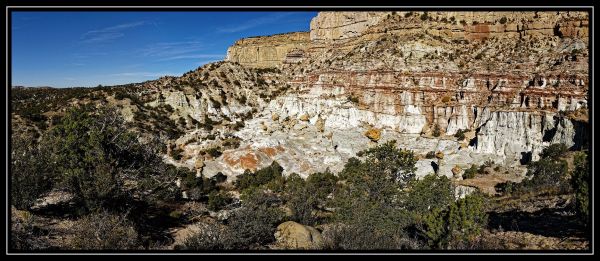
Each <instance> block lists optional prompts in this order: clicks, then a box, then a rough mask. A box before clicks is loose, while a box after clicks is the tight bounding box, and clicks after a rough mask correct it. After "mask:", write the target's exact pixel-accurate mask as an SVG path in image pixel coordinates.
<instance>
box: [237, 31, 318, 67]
mask: <svg viewBox="0 0 600 261" xmlns="http://www.w3.org/2000/svg"><path fill="white" fill-rule="evenodd" d="M308 45H309V33H308V32H296V33H287V34H278V35H272V36H260V37H251V38H244V39H241V40H239V41H237V42H235V44H234V45H233V46H231V47H229V49H227V58H226V60H227V61H230V62H237V63H240V64H241V65H244V66H247V67H252V68H267V67H280V66H281V65H282V64H283V63H297V62H299V61H301V60H302V59H303V57H304V52H305V51H306V49H307V48H308Z"/></svg>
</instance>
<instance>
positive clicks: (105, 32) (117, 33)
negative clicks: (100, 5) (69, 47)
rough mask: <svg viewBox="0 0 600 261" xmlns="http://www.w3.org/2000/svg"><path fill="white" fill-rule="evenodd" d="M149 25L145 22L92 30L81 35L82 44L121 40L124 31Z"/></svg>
mask: <svg viewBox="0 0 600 261" xmlns="http://www.w3.org/2000/svg"><path fill="white" fill-rule="evenodd" d="M145 24H147V23H146V22H145V21H138V22H132V23H126V24H119V25H115V26H110V27H106V28H102V29H97V30H90V31H87V32H86V33H84V34H83V35H81V42H82V43H98V42H108V41H111V40H115V39H118V38H121V37H123V36H124V35H125V33H123V31H125V30H127V29H132V28H135V27H139V26H142V25H145Z"/></svg>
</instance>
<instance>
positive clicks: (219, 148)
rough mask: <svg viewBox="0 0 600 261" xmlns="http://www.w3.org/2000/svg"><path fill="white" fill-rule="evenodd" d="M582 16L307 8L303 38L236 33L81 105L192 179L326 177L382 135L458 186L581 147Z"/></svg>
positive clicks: (584, 126)
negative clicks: (218, 49)
mask: <svg viewBox="0 0 600 261" xmlns="http://www.w3.org/2000/svg"><path fill="white" fill-rule="evenodd" d="M588 22H589V21H588V16H587V13H585V12H412V11H411V12H320V13H319V14H318V15H317V16H316V17H315V18H314V19H313V20H312V21H311V24H310V32H296V33H287V34H279V35H273V36H261V37H252V38H246V39H241V40H239V41H237V42H236V43H235V44H234V45H233V46H231V47H230V48H229V49H228V53H227V59H226V61H223V62H218V63H213V64H209V65H205V66H203V67H200V68H198V69H196V70H193V71H190V72H188V73H186V74H184V75H183V76H181V77H164V78H161V79H158V80H156V81H149V82H146V83H142V84H133V85H132V86H127V87H122V88H121V87H120V88H114V89H110V90H104V89H102V90H94V91H93V92H94V93H96V94H97V95H96V94H95V95H96V96H94V95H90V96H89V97H88V98H86V99H85V100H84V101H83V102H93V101H94V100H95V99H96V98H97V96H103V97H105V99H104V101H101V102H106V103H109V104H114V105H117V106H119V107H121V108H122V110H121V111H122V113H123V115H124V116H125V118H126V119H127V120H129V121H130V122H132V123H133V125H134V126H136V127H135V128H136V129H137V130H139V131H140V132H141V133H147V132H157V133H160V134H161V135H164V137H165V140H166V143H167V144H168V149H167V151H166V155H165V160H166V161H169V162H171V163H173V164H175V165H179V166H187V167H190V168H194V169H196V170H197V174H198V175H205V176H213V175H215V174H217V173H218V172H222V173H223V174H225V175H228V176H231V177H235V176H236V175H238V174H240V173H243V172H244V170H245V169H251V170H255V169H258V168H262V167H265V166H268V165H270V164H271V162H272V161H274V160H276V161H277V162H279V163H280V164H281V166H283V167H284V169H285V172H284V173H285V174H290V173H293V172H295V173H298V174H300V175H301V176H303V177H306V176H308V175H310V174H311V173H314V172H316V171H325V170H326V169H327V168H329V169H330V170H331V171H333V172H334V173H335V171H338V170H340V169H341V168H342V167H343V163H344V162H345V161H346V160H347V159H348V158H349V157H354V156H356V153H357V152H358V151H360V150H363V149H365V148H368V147H370V146H374V145H375V144H377V143H378V142H385V141H387V140H397V141H398V142H397V144H398V146H400V147H402V148H406V149H410V150H413V151H415V153H416V154H417V155H418V156H419V158H420V160H419V161H418V162H417V167H418V173H417V174H418V176H423V175H426V174H428V173H432V172H436V173H438V174H440V175H446V176H450V177H458V178H459V179H460V172H461V170H462V169H466V168H468V167H470V166H471V165H472V164H481V163H482V162H484V161H486V160H491V161H494V162H496V163H498V164H503V165H506V166H513V168H511V170H512V171H514V172H515V173H517V174H518V173H522V172H523V171H524V168H523V167H522V165H521V164H522V163H525V162H528V161H530V160H536V159H537V158H538V154H539V153H540V152H541V151H542V149H543V148H544V147H546V146H548V145H550V144H552V143H565V144H567V145H569V146H571V147H572V148H581V147H585V146H587V142H588V141H587V135H588V130H589V124H588V122H587V110H588V109H587V97H588V90H589V85H588V84H589V82H588V77H589V71H588V65H589V63H588V60H589V54H588V46H589V43H588V26H589V24H588ZM123 93H124V94H123ZM16 104H18V102H17V103H16ZM46 114H47V115H49V116H50V115H51V114H52V113H49V114H48V113H46ZM50 122H51V120H50ZM461 133H462V134H463V135H464V138H462V137H461V135H460V134H461ZM457 134H458V135H457ZM455 135H456V136H458V137H460V139H459V138H456V137H454V136H455ZM426 154H429V155H432V154H434V155H436V157H430V156H426ZM513 174H514V173H513ZM229 180H233V179H229Z"/></svg>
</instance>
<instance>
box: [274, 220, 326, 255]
mask: <svg viewBox="0 0 600 261" xmlns="http://www.w3.org/2000/svg"><path fill="white" fill-rule="evenodd" d="M275 239H276V240H277V243H276V245H277V247H279V248H283V249H318V248H319V247H320V246H321V244H322V243H323V237H322V236H321V232H319V231H318V230H317V229H315V228H314V227H310V226H305V225H302V224H299V223H296V222H294V221H288V222H284V223H282V224H280V225H279V226H277V230H276V232H275Z"/></svg>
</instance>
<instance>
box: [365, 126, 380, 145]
mask: <svg viewBox="0 0 600 261" xmlns="http://www.w3.org/2000/svg"><path fill="white" fill-rule="evenodd" d="M365 136H367V138H369V139H370V140H372V141H375V142H377V141H378V140H379V139H380V138H381V130H380V129H377V128H370V129H369V130H367V131H366V132H365Z"/></svg>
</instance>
